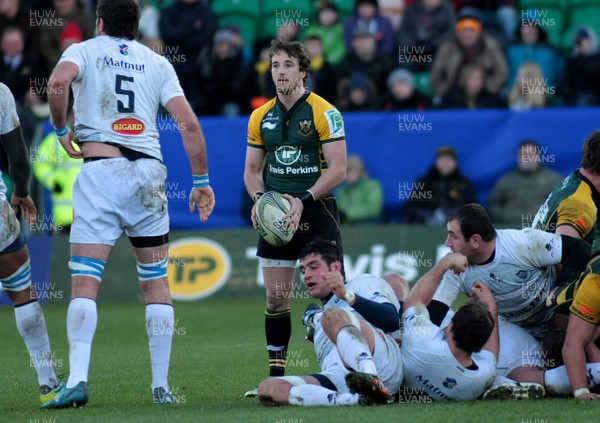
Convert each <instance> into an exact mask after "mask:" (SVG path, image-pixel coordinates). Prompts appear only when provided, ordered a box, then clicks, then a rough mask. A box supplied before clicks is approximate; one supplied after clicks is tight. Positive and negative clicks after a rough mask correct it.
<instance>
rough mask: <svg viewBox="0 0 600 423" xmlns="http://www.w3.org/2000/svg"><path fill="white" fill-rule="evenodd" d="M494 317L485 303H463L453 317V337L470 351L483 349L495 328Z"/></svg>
mask: <svg viewBox="0 0 600 423" xmlns="http://www.w3.org/2000/svg"><path fill="white" fill-rule="evenodd" d="M494 324H495V323H494V318H493V317H492V314H491V313H490V311H489V310H488V309H487V307H486V306H484V305H483V304H479V303H476V302H470V303H467V304H464V305H462V306H461V307H460V308H459V309H458V310H456V313H455V314H454V316H453V317H452V339H453V340H454V343H455V344H456V346H457V347H458V348H460V349H461V350H463V351H466V352H468V353H474V352H479V351H481V348H482V347H483V346H484V345H485V343H486V342H487V341H488V339H489V338H490V335H491V334H492V331H493V330H494Z"/></svg>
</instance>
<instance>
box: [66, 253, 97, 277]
mask: <svg viewBox="0 0 600 423" xmlns="http://www.w3.org/2000/svg"><path fill="white" fill-rule="evenodd" d="M105 267H106V262H105V261H104V260H100V259H95V258H91V257H83V256H73V257H71V260H69V269H71V276H72V277H75V276H87V277H89V278H93V279H96V280H97V281H98V282H102V275H103V274H104V268H105Z"/></svg>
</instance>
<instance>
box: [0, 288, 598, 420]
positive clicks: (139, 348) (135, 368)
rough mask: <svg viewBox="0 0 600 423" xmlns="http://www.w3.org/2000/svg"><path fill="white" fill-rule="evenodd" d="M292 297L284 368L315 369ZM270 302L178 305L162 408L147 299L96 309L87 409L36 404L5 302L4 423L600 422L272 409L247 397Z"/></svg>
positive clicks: (566, 408)
mask: <svg viewBox="0 0 600 423" xmlns="http://www.w3.org/2000/svg"><path fill="white" fill-rule="evenodd" d="M306 304H307V302H306V301H294V304H293V307H294V310H293V324H294V333H293V335H292V341H291V344H290V358H289V366H288V372H287V373H288V374H290V375H291V374H306V373H312V372H314V371H317V370H318V366H317V362H316V359H315V354H314V351H313V349H312V344H310V343H308V342H307V341H304V339H303V338H304V330H303V327H302V325H301V324H300V321H301V313H302V310H303V309H304V306H305V305H306ZM263 309H264V301H262V300H204V301H201V302H194V303H176V307H175V316H176V324H175V336H174V339H173V353H172V357H171V372H170V383H171V387H172V390H173V392H174V394H175V395H176V396H177V397H178V398H179V400H180V402H181V403H180V404H177V405H169V406H156V405H153V404H152V398H151V392H150V363H149V353H148V344H147V336H146V331H145V326H144V306H143V304H141V303H127V304H103V303H100V304H99V306H98V313H99V315H98V329H97V331H96V337H95V339H94V345H93V348H92V363H91V368H90V380H89V382H90V395H91V399H90V403H89V404H88V405H87V406H85V407H84V408H81V409H68V410H40V409H39V402H38V387H37V381H36V377H35V370H34V369H33V368H32V367H31V366H30V362H29V357H28V355H27V352H26V349H25V345H24V343H23V341H22V340H21V338H20V336H19V334H18V332H17V329H16V327H15V324H14V314H13V311H12V309H11V308H10V307H4V308H1V309H0V316H1V319H2V322H3V324H2V327H1V328H0V339H1V340H2V346H1V347H0V359H1V362H2V363H3V366H2V376H1V377H0V394H1V397H0V422H25V423H27V422H29V423H50V422H51V423H63V422H143V423H148V422H161V423H164V422H173V423H175V422H177V423H178V422H227V423H229V422H267V423H309V422H315V423H326V422H344V423H349V422H362V423H365V422H417V423H420V422H423V423H425V422H426V423H432V422H444V423H449V422H514V423H558V422H578V423H583V422H597V421H599V420H600V417H598V416H599V415H600V401H597V402H587V403H582V402H579V401H576V400H575V399H572V398H568V399H544V400H538V401H519V402H514V401H485V402H484V401H472V402H468V403H467V402H465V403H450V402H446V403H442V402H437V403H431V404H426V403H421V404H391V405H387V406H380V407H371V408H362V407H359V406H356V407H314V408H301V407H273V408H266V407H262V406H260V405H259V404H258V401H257V400H255V399H248V398H244V397H243V394H244V392H245V391H246V390H248V389H251V388H254V387H255V386H256V385H257V383H258V382H259V381H260V380H261V379H262V378H264V377H265V375H266V373H267V368H266V366H267V358H266V351H265V346H264V331H263V326H264V320H263ZM44 311H45V314H46V321H47V324H48V329H49V332H50V341H51V344H52V350H53V359H54V364H55V367H56V369H57V372H58V373H62V372H66V371H68V364H69V363H68V346H67V340H66V314H67V304H66V303H60V304H46V305H44Z"/></svg>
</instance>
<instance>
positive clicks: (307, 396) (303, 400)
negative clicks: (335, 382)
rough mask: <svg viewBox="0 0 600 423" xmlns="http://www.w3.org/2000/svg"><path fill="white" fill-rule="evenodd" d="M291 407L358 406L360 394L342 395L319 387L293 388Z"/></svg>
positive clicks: (290, 399) (301, 386)
mask: <svg viewBox="0 0 600 423" xmlns="http://www.w3.org/2000/svg"><path fill="white" fill-rule="evenodd" d="M288 402H289V403H290V405H303V406H315V405H356V404H358V394H351V393H340V392H336V391H332V390H331V389H327V388H325V387H323V386H319V385H308V384H307V385H300V386H292V388H291V389H290V395H289V397H288Z"/></svg>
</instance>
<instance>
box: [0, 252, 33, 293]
mask: <svg viewBox="0 0 600 423" xmlns="http://www.w3.org/2000/svg"><path fill="white" fill-rule="evenodd" d="M0 282H2V289H4V290H5V291H15V292H17V291H23V290H24V289H28V288H29V287H30V286H31V265H30V262H29V259H27V261H26V262H25V263H23V265H22V266H21V267H19V268H18V269H17V271H16V272H14V273H13V274H12V275H10V276H8V277H6V278H3V279H0Z"/></svg>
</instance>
